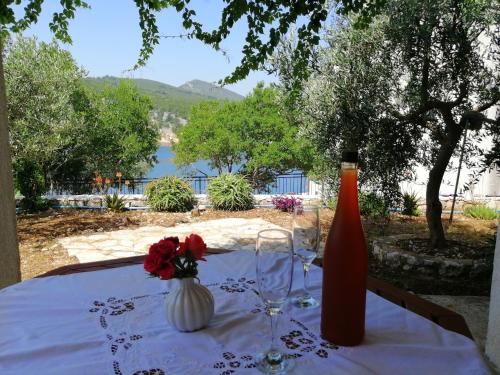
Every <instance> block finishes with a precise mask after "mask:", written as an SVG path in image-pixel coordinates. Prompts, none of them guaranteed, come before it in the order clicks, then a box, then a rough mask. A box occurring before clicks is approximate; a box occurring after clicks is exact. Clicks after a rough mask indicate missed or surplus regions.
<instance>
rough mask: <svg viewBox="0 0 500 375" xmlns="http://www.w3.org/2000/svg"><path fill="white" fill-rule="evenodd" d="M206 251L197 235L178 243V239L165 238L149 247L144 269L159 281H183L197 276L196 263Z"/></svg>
mask: <svg viewBox="0 0 500 375" xmlns="http://www.w3.org/2000/svg"><path fill="white" fill-rule="evenodd" d="M206 251H207V245H206V244H205V242H203V239H202V238H201V237H200V236H199V235H197V234H194V233H193V234H191V235H189V237H186V239H185V240H184V242H179V238H178V237H166V238H164V239H162V240H160V241H158V242H157V243H155V244H153V245H151V246H150V247H149V253H148V255H146V258H144V269H145V270H146V272H148V273H149V274H150V275H151V276H153V277H159V278H160V279H161V280H170V279H173V278H175V279H183V278H188V277H196V276H197V275H198V263H197V262H198V261H199V260H203V261H205V260H206V259H205V258H204V257H203V256H204V255H205V252H206Z"/></svg>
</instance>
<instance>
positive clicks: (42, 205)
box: [19, 197, 51, 211]
mask: <svg viewBox="0 0 500 375" xmlns="http://www.w3.org/2000/svg"><path fill="white" fill-rule="evenodd" d="M50 204H51V202H50V201H49V200H48V199H46V198H43V197H36V198H34V199H31V198H30V199H27V198H24V199H22V200H21V202H19V206H20V207H21V208H22V209H23V210H25V211H45V210H48V209H49V207H50Z"/></svg>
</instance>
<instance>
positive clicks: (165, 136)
mask: <svg viewBox="0 0 500 375" xmlns="http://www.w3.org/2000/svg"><path fill="white" fill-rule="evenodd" d="M178 141H179V138H177V136H176V135H175V134H174V133H173V132H172V131H171V130H169V129H162V130H161V134H160V146H169V147H170V146H172V144H174V143H176V142H178Z"/></svg>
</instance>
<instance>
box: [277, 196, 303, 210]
mask: <svg viewBox="0 0 500 375" xmlns="http://www.w3.org/2000/svg"><path fill="white" fill-rule="evenodd" d="M272 202H273V204H274V207H275V208H276V209H278V210H281V211H283V212H293V211H294V210H295V207H302V199H300V198H296V197H294V196H290V197H289V196H287V195H277V196H275V197H273V199H272Z"/></svg>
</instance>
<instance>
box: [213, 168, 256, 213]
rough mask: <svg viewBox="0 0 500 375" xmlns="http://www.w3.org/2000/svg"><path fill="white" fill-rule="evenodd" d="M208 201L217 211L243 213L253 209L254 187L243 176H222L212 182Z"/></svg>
mask: <svg viewBox="0 0 500 375" xmlns="http://www.w3.org/2000/svg"><path fill="white" fill-rule="evenodd" d="M207 193H208V199H209V201H210V203H211V204H212V206H213V207H214V208H215V209H217V210H224V211H242V210H248V209H250V208H252V207H253V194H252V186H251V185H250V183H249V182H248V181H247V180H246V179H245V178H244V177H243V176H241V175H233V174H221V175H220V176H218V177H215V178H214V179H213V180H211V181H210V183H209V184H208V187H207Z"/></svg>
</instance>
